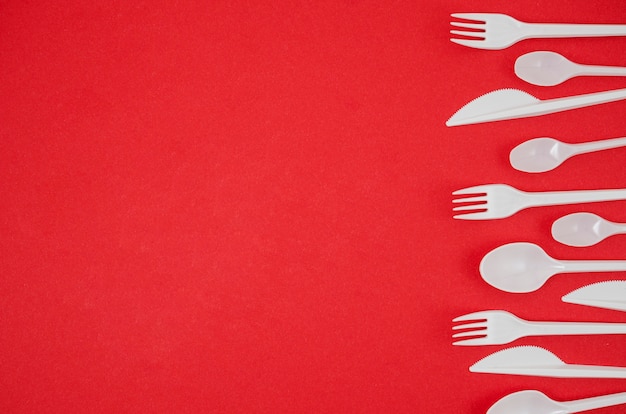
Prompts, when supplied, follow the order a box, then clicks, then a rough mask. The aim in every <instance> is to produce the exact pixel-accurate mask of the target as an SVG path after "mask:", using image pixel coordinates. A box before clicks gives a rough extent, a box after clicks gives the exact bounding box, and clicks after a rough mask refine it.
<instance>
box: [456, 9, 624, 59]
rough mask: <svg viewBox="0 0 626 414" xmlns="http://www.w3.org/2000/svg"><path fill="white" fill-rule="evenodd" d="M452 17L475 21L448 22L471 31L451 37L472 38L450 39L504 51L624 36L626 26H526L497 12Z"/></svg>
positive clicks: (548, 24) (542, 24)
mask: <svg viewBox="0 0 626 414" xmlns="http://www.w3.org/2000/svg"><path fill="white" fill-rule="evenodd" d="M451 16H452V17H453V18H456V19H464V20H473V21H474V22H473V23H469V22H457V21H453V22H451V23H450V24H451V25H452V26H455V27H461V28H465V29H470V30H450V33H451V34H453V35H458V36H466V37H471V38H472V39H459V38H452V39H450V40H451V41H452V42H454V43H458V44H460V45H463V46H468V47H473V48H476V49H488V50H499V49H505V48H507V47H509V46H511V45H513V44H515V43H517V42H519V41H520V40H524V39H530V38H546V37H549V38H559V37H599V36H626V25H621V24H563V23H526V22H521V21H519V20H516V19H514V18H512V17H511V16H507V15H506V14H499V13H453V14H452V15H451Z"/></svg>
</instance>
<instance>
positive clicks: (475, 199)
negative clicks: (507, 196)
mask: <svg viewBox="0 0 626 414" xmlns="http://www.w3.org/2000/svg"><path fill="white" fill-rule="evenodd" d="M480 201H484V202H486V201H487V196H476V197H465V198H455V199H453V200H452V202H453V203H474V202H480Z"/></svg>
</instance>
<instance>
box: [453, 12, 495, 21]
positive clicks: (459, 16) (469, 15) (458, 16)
mask: <svg viewBox="0 0 626 414" xmlns="http://www.w3.org/2000/svg"><path fill="white" fill-rule="evenodd" d="M450 16H452V17H454V18H455V19H465V20H476V21H479V22H486V21H487V19H486V17H487V16H485V15H484V14H482V13H452V14H451V15H450Z"/></svg>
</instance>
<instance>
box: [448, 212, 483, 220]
mask: <svg viewBox="0 0 626 414" xmlns="http://www.w3.org/2000/svg"><path fill="white" fill-rule="evenodd" d="M452 218H454V219H457V220H485V219H490V218H493V217H492V216H491V215H490V214H489V212H488V211H476V212H474V213H463V214H457V215H456V216H452Z"/></svg>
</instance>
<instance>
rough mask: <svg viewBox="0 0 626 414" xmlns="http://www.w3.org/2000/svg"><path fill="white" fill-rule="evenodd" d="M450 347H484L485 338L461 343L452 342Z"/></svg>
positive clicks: (465, 340)
mask: <svg viewBox="0 0 626 414" xmlns="http://www.w3.org/2000/svg"><path fill="white" fill-rule="evenodd" d="M452 345H460V346H476V345H486V338H485V337H483V338H471V339H464V340H462V341H456V342H452Z"/></svg>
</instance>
